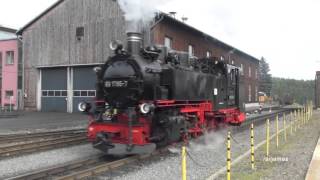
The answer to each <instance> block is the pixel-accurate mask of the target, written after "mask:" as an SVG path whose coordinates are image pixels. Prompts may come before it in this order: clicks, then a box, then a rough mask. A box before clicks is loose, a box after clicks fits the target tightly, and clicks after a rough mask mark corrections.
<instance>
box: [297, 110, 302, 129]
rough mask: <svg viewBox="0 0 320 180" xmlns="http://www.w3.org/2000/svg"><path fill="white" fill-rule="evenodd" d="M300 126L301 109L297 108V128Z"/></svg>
mask: <svg viewBox="0 0 320 180" xmlns="http://www.w3.org/2000/svg"><path fill="white" fill-rule="evenodd" d="M300 127H301V109H299V110H298V128H300Z"/></svg>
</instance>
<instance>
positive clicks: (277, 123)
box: [276, 114, 279, 148]
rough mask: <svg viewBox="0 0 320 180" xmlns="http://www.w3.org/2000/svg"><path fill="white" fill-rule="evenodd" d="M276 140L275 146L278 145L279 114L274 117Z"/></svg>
mask: <svg viewBox="0 0 320 180" xmlns="http://www.w3.org/2000/svg"><path fill="white" fill-rule="evenodd" d="M276 140H277V148H278V147H279V115H278V114H277V117H276Z"/></svg>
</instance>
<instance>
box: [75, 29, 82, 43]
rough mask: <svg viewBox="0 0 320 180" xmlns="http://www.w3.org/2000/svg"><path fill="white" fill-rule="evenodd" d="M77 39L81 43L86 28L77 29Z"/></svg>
mask: <svg viewBox="0 0 320 180" xmlns="http://www.w3.org/2000/svg"><path fill="white" fill-rule="evenodd" d="M76 37H77V39H78V40H79V41H80V40H81V39H82V38H83V37H84V27H77V28H76Z"/></svg>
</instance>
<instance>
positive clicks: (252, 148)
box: [250, 123, 254, 169]
mask: <svg viewBox="0 0 320 180" xmlns="http://www.w3.org/2000/svg"><path fill="white" fill-rule="evenodd" d="M250 134H251V136H250V139H251V169H254V131H253V123H251V133H250Z"/></svg>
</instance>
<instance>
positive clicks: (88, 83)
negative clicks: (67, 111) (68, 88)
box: [73, 66, 96, 112]
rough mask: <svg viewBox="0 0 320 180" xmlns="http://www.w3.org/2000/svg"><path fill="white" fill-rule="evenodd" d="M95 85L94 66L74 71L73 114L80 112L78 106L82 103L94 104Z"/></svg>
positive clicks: (76, 68)
mask: <svg viewBox="0 0 320 180" xmlns="http://www.w3.org/2000/svg"><path fill="white" fill-rule="evenodd" d="M95 84H96V75H95V72H94V71H93V67H92V66H90V67H75V68H74V69H73V112H79V111H78V104H79V102H81V101H86V102H94V97H95V96H96V91H95ZM92 104H93V105H94V103H92Z"/></svg>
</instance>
